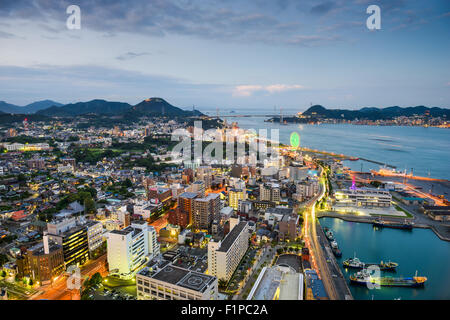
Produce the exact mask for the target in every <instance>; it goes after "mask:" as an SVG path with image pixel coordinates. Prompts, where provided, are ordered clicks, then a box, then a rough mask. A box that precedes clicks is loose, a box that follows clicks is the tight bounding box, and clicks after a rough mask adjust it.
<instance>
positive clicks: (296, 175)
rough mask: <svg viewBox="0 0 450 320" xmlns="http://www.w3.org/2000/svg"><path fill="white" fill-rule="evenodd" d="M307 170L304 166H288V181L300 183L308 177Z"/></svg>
mask: <svg viewBox="0 0 450 320" xmlns="http://www.w3.org/2000/svg"><path fill="white" fill-rule="evenodd" d="M308 171H309V168H308V167H305V166H289V180H290V181H302V180H304V179H306V178H307V177H308Z"/></svg>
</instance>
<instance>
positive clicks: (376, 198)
mask: <svg viewBox="0 0 450 320" xmlns="http://www.w3.org/2000/svg"><path fill="white" fill-rule="evenodd" d="M334 196H335V198H336V203H335V206H336V207H382V208H386V207H390V206H391V201H392V196H391V194H390V193H389V191H388V190H385V189H375V188H357V189H355V190H352V189H340V190H337V191H336V192H335V193H334Z"/></svg>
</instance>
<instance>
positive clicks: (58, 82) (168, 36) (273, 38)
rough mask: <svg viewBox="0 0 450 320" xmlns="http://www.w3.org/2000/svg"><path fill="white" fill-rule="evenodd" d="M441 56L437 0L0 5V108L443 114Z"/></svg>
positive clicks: (447, 82)
mask: <svg viewBox="0 0 450 320" xmlns="http://www.w3.org/2000/svg"><path fill="white" fill-rule="evenodd" d="M72 4H75V5H78V6H79V7H80V12H81V24H80V26H81V28H80V29H75V30H71V29H68V28H67V26H66V20H67V19H68V18H69V16H70V14H67V13H66V9H67V7H68V6H69V5H72ZM369 5H378V6H379V7H380V16H381V29H379V30H369V29H368V28H367V26H366V20H367V19H368V17H369V16H370V14H368V13H367V12H366V9H367V7H368V6H369ZM449 53H450V1H448V0H429V1H422V0H418V1H408V0H330V1H328V0H297V1H295V0H267V1H264V0H253V1H243V0H127V1H120V0H99V1H95V0H78V1H76V0H70V1H66V0H64V1H51V0H31V1H30V0H0V101H2V100H3V101H6V102H8V103H13V104H17V105H26V104H28V103H31V102H33V101H38V100H44V99H51V100H55V101H58V102H61V103H72V102H78V101H88V100H91V99H105V100H112V101H122V102H128V103H130V104H136V103H138V102H140V101H142V100H144V99H146V98H149V97H161V98H164V99H165V100H167V101H168V102H169V103H171V104H173V105H175V106H178V107H182V108H192V106H193V105H195V107H196V108H197V109H199V110H206V109H208V110H215V109H216V108H219V109H220V110H231V109H233V110H240V109H241V110H244V109H245V110H260V109H266V110H274V108H278V109H279V108H283V109H285V110H298V111H304V110H306V109H307V108H308V107H309V106H310V105H311V104H321V105H323V106H325V107H327V108H346V109H359V108H361V107H388V106H394V105H398V106H402V107H408V106H417V105H425V106H439V107H444V108H450V59H449V56H450V54H449Z"/></svg>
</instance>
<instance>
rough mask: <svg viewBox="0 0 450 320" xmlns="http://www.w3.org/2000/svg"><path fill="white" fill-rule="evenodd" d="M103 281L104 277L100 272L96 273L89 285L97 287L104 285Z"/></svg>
mask: <svg viewBox="0 0 450 320" xmlns="http://www.w3.org/2000/svg"><path fill="white" fill-rule="evenodd" d="M102 281H103V278H102V275H101V274H100V273H99V272H96V273H94V275H92V277H91V279H90V280H89V284H90V285H91V286H95V285H98V284H100V283H102Z"/></svg>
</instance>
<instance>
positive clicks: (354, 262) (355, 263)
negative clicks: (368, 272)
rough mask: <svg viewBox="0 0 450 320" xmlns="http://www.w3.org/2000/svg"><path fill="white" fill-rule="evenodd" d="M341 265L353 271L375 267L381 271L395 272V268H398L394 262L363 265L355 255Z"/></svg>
mask: <svg viewBox="0 0 450 320" xmlns="http://www.w3.org/2000/svg"><path fill="white" fill-rule="evenodd" d="M342 265H343V266H344V267H345V268H353V269H364V268H366V267H369V266H377V267H378V268H380V270H382V271H395V268H397V267H398V263H396V262H391V261H389V262H383V261H381V262H380V263H365V262H362V261H361V260H359V259H358V258H357V257H356V255H355V256H354V257H353V258H349V259H347V260H345V261H344V262H342Z"/></svg>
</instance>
